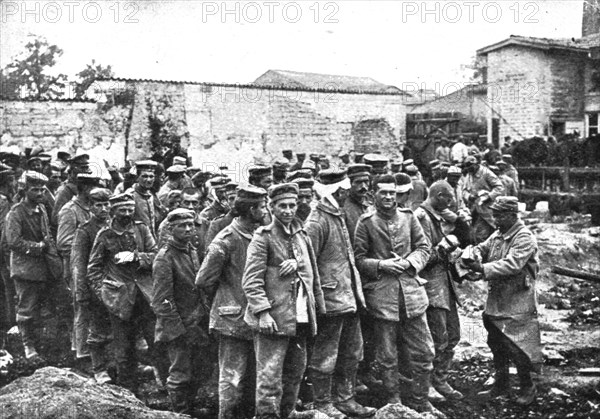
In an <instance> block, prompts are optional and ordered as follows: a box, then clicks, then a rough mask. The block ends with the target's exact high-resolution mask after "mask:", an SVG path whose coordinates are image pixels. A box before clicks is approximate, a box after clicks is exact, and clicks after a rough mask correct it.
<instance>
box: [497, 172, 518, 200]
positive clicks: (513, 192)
mask: <svg viewBox="0 0 600 419" xmlns="http://www.w3.org/2000/svg"><path fill="white" fill-rule="evenodd" d="M499 178H500V181H501V182H502V185H503V186H504V192H505V195H508V196H519V189H518V187H517V184H516V183H515V181H514V180H513V179H512V178H511V177H510V176H507V175H500V176H499Z"/></svg>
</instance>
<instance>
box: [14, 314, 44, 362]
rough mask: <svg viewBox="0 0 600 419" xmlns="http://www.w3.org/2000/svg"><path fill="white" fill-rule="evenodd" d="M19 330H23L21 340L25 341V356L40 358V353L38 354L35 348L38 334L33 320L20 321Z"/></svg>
mask: <svg viewBox="0 0 600 419" xmlns="http://www.w3.org/2000/svg"><path fill="white" fill-rule="evenodd" d="M19 331H20V332H21V340H22V341H23V350H24V351H25V358H27V359H31V360H33V359H38V358H40V355H39V354H38V352H37V350H36V348H35V343H36V336H35V327H34V325H33V321H31V320H27V321H20V322H19Z"/></svg>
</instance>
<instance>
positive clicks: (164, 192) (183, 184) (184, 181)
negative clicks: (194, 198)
mask: <svg viewBox="0 0 600 419" xmlns="http://www.w3.org/2000/svg"><path fill="white" fill-rule="evenodd" d="M193 187H194V184H193V183H192V180H191V179H190V178H189V177H187V176H183V177H182V178H181V179H179V180H177V181H172V180H168V181H167V182H166V183H165V184H164V185H162V186H161V187H160V189H159V190H158V193H157V194H156V196H157V197H158V199H159V200H160V203H161V204H162V205H163V206H165V207H166V206H167V197H168V196H169V192H171V191H174V190H180V191H181V190H183V189H185V188H193Z"/></svg>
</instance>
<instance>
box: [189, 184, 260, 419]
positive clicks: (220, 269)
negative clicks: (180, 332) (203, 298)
mask: <svg viewBox="0 0 600 419" xmlns="http://www.w3.org/2000/svg"><path fill="white" fill-rule="evenodd" d="M266 196H267V192H266V191H265V190H263V189H261V188H256V187H252V186H249V187H245V188H239V189H238V191H237V198H236V201H235V203H234V207H235V210H236V213H237V214H238V216H237V217H236V218H235V219H234V220H233V222H232V223H231V224H230V225H228V226H227V227H225V228H224V229H223V230H222V231H221V232H220V233H218V234H217V236H216V237H215V238H214V240H213V241H212V243H211V244H210V245H209V246H208V251H207V254H206V258H205V259H204V262H203V263H202V266H201V268H200V270H199V271H198V274H197V275H196V285H197V286H199V287H201V288H203V289H205V290H206V291H207V292H210V293H211V294H213V293H214V298H213V302H212V307H211V310H210V326H209V327H210V331H211V332H212V333H214V334H216V335H217V336H218V339H219V418H220V419H236V418H238V417H243V415H244V413H245V412H243V411H242V408H243V407H244V406H243V405H242V402H243V401H244V400H252V401H254V395H253V394H252V395H248V391H249V390H252V389H253V388H254V386H252V385H251V383H253V382H254V381H255V378H256V377H255V376H253V377H250V376H249V375H250V374H252V372H253V371H254V343H253V340H252V337H253V333H252V330H251V329H250V327H249V326H248V325H247V324H246V322H244V313H245V311H246V306H247V304H248V303H247V300H246V296H245V295H244V290H243V289H242V275H243V273H244V266H245V263H246V252H247V249H248V245H249V244H250V241H251V240H252V235H253V234H254V231H255V230H256V229H257V228H258V227H259V226H260V225H261V224H262V223H263V220H264V218H265V217H266V215H267V204H266ZM251 405H252V407H253V406H254V403H251ZM246 407H247V406H246Z"/></svg>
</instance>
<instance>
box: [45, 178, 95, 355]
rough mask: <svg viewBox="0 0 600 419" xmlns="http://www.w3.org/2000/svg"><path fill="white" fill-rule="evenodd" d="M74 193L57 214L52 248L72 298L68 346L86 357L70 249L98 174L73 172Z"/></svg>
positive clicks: (84, 325) (82, 316) (83, 320)
mask: <svg viewBox="0 0 600 419" xmlns="http://www.w3.org/2000/svg"><path fill="white" fill-rule="evenodd" d="M76 182H77V195H76V196H74V197H73V198H71V200H70V201H69V202H67V203H66V204H65V205H64V206H63V207H62V209H61V210H60V212H59V214H58V232H57V235H56V247H57V248H58V252H59V254H60V256H61V258H62V261H63V279H64V281H65V283H66V284H67V285H68V286H69V287H70V289H71V293H72V294H71V295H72V298H73V312H74V317H73V324H72V326H73V333H72V336H71V339H72V342H71V348H72V349H73V350H75V352H76V356H77V358H83V357H86V356H89V352H88V349H87V346H86V340H87V319H86V316H85V313H83V312H82V310H81V307H80V306H79V304H77V302H76V298H75V286H74V284H73V282H72V277H71V248H72V244H73V238H74V237H75V232H76V231H77V229H78V228H79V226H81V225H82V224H83V223H85V222H87V221H88V220H89V219H90V217H91V213H90V197H89V194H90V191H91V190H92V189H94V188H96V187H98V186H99V185H100V178H99V177H98V176H95V175H92V174H87V173H79V174H78V175H77V179H76Z"/></svg>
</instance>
